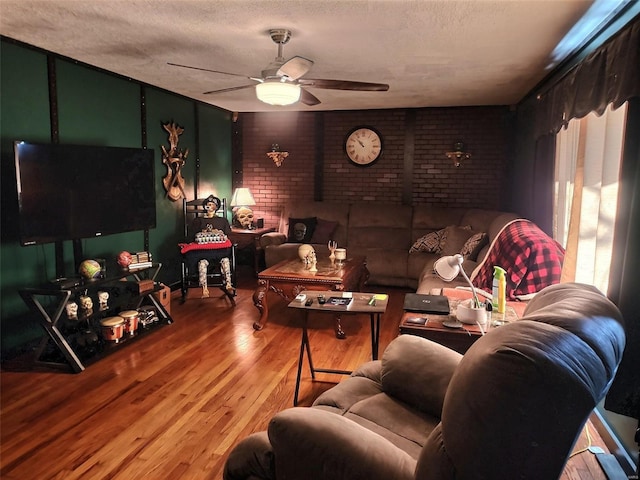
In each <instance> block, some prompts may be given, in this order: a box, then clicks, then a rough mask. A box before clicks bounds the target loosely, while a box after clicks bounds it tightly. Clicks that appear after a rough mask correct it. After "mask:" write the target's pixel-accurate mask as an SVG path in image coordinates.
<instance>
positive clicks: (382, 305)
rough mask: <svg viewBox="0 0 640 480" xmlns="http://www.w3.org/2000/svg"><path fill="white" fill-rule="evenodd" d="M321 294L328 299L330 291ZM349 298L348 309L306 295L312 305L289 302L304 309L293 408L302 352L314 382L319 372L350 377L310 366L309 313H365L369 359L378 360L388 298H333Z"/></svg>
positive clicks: (375, 295) (346, 372)
mask: <svg viewBox="0 0 640 480" xmlns="http://www.w3.org/2000/svg"><path fill="white" fill-rule="evenodd" d="M317 293H318V294H320V293H322V294H323V295H324V296H325V297H329V296H331V293H332V292H331V291H329V292H317ZM340 295H342V296H344V295H346V296H351V297H352V303H351V305H350V306H349V307H348V308H347V307H341V306H332V305H329V304H326V303H325V304H322V305H321V304H320V303H318V300H317V295H311V294H308V298H309V299H310V300H312V301H313V303H311V305H306V304H305V302H297V301H295V300H294V301H292V302H290V303H289V305H288V306H289V307H290V308H297V309H301V310H304V314H305V315H304V319H303V321H302V338H301V340H300V355H299V357H298V375H297V377H296V387H295V392H294V394H293V406H294V407H295V406H297V405H298V392H299V391H300V378H301V376H302V363H303V361H304V352H305V350H306V351H307V360H308V361H309V369H310V370H311V378H312V379H314V380H315V378H316V372H320V373H333V374H338V375H351V371H349V370H336V369H331V368H316V367H314V365H313V360H312V359H311V346H310V344H309V333H308V331H307V323H308V318H309V312H323V313H329V314H333V315H336V314H339V315H357V314H368V315H369V319H370V325H371V360H377V359H378V346H379V345H380V317H381V315H382V314H384V312H385V311H386V310H387V304H388V301H389V296H388V295H386V294H380V293H358V292H355V293H354V292H347V293H340V294H336V296H340Z"/></svg>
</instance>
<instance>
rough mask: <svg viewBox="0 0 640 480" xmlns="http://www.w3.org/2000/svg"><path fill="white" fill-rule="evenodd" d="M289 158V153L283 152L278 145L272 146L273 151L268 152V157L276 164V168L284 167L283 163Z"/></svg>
mask: <svg viewBox="0 0 640 480" xmlns="http://www.w3.org/2000/svg"><path fill="white" fill-rule="evenodd" d="M288 156H289V152H283V151H281V150H280V146H279V145H278V144H277V143H274V144H273V145H271V151H270V152H267V157H269V158H270V159H271V160H273V162H274V163H275V164H276V167H279V166H280V165H282V162H283V160H284V159H285V158H287V157H288Z"/></svg>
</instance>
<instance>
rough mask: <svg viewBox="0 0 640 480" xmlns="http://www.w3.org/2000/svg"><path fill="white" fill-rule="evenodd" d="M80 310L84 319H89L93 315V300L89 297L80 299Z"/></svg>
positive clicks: (84, 296) (85, 296)
mask: <svg viewBox="0 0 640 480" xmlns="http://www.w3.org/2000/svg"><path fill="white" fill-rule="evenodd" d="M80 309H81V313H82V317H88V316H90V315H92V314H93V300H91V297H89V296H87V295H82V296H81V297H80Z"/></svg>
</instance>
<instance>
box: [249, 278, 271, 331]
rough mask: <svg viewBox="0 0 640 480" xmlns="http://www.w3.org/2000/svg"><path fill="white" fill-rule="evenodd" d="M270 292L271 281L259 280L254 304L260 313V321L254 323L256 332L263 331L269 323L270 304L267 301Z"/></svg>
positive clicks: (254, 294)
mask: <svg viewBox="0 0 640 480" xmlns="http://www.w3.org/2000/svg"><path fill="white" fill-rule="evenodd" d="M268 292H269V281H268V280H258V288H256V291H255V292H254V293H253V304H254V305H255V306H256V308H257V309H258V311H259V312H260V319H259V320H258V321H256V322H253V328H254V330H262V329H263V328H264V326H265V325H266V323H267V320H268V317H269V302H268V301H267V293H268Z"/></svg>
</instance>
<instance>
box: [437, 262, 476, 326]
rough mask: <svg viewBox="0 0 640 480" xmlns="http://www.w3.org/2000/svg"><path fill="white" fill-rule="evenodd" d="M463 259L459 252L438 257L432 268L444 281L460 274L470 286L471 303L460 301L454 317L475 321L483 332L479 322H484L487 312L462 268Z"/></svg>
mask: <svg viewBox="0 0 640 480" xmlns="http://www.w3.org/2000/svg"><path fill="white" fill-rule="evenodd" d="M463 261H464V258H463V257H462V255H460V254H459V253H457V254H455V255H450V256H445V257H440V258H439V259H438V260H436V261H435V263H434V264H433V269H434V270H435V272H436V274H437V275H438V276H439V277H440V278H441V279H442V280H444V281H445V282H450V281H452V280H453V279H454V278H456V277H457V276H458V274H462V276H463V277H464V279H465V280H466V281H467V283H468V284H469V286H470V287H471V294H472V295H473V300H472V301H471V305H469V306H467V305H465V304H463V303H462V302H461V303H460V304H459V305H458V310H457V311H456V317H457V318H458V320H460V321H461V322H462V323H477V324H478V326H479V327H480V331H481V332H482V333H483V334H484V330H483V329H482V326H481V324H483V323H486V321H487V313H486V311H485V307H484V304H481V303H480V300H478V295H477V294H476V289H475V287H474V286H473V283H471V280H469V277H468V276H467V274H466V273H465V271H464V269H463V268H462V262H463ZM461 307H462V308H461Z"/></svg>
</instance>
